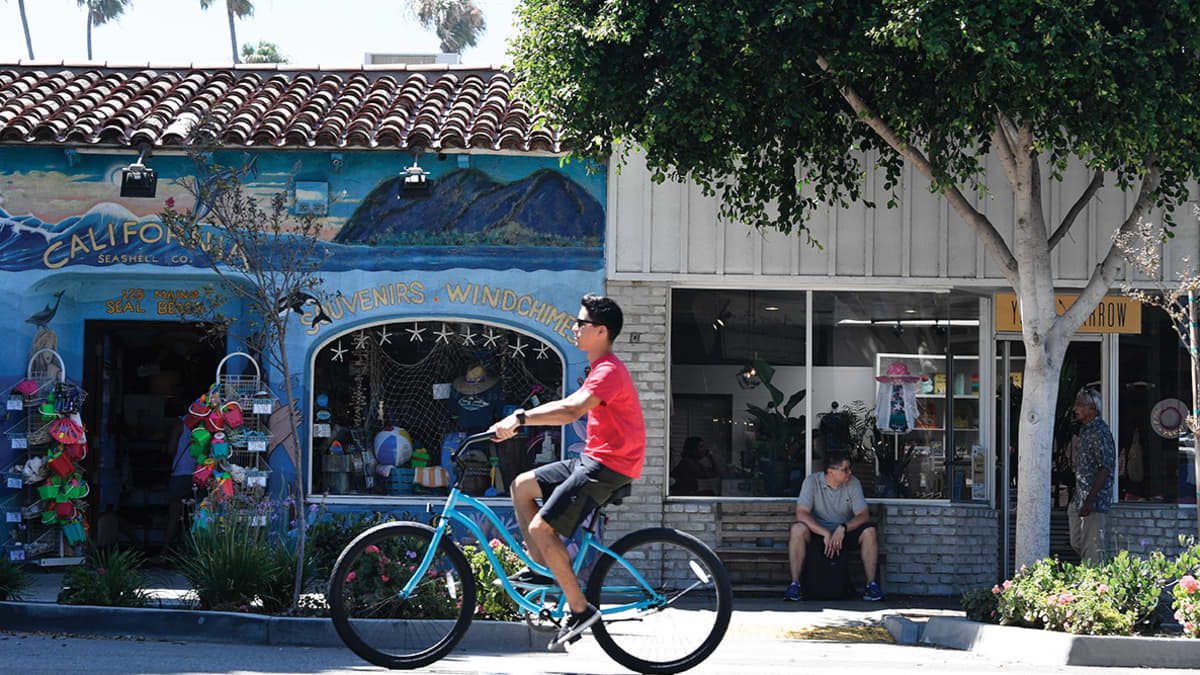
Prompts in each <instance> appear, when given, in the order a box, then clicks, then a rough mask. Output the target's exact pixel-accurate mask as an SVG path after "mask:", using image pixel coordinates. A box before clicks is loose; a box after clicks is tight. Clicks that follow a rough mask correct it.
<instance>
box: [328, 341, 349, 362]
mask: <svg viewBox="0 0 1200 675" xmlns="http://www.w3.org/2000/svg"><path fill="white" fill-rule="evenodd" d="M331 351H333V358H332V359H331V360H333V361H341V360H342V359H343V357H345V356H346V352H348V351H350V350H349V349H343V348H342V341H341V340H338V343H337V346H336V347H334V348H333V349H332V350H331Z"/></svg>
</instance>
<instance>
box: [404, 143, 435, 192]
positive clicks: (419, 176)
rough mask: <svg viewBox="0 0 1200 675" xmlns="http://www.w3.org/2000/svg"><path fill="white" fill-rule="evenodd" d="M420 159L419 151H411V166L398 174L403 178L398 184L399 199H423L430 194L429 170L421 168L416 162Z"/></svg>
mask: <svg viewBox="0 0 1200 675" xmlns="http://www.w3.org/2000/svg"><path fill="white" fill-rule="evenodd" d="M420 159H421V152H420V151H419V150H418V151H417V152H415V153H413V163H412V166H410V167H408V168H407V169H405V170H404V173H402V174H400V176H401V177H402V178H403V179H404V180H403V182H402V183H401V185H400V194H399V197H400V198H401V199H424V198H426V197H428V196H429V194H430V186H429V172H428V171H426V170H425V169H422V168H421V166H420V165H419V164H418V163H417V162H418V160H420Z"/></svg>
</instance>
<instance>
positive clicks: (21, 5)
mask: <svg viewBox="0 0 1200 675" xmlns="http://www.w3.org/2000/svg"><path fill="white" fill-rule="evenodd" d="M17 10H18V11H19V12H21V28H23V29H25V49H27V50H29V58H30V59H31V60H32V59H33V39H32V38H30V37H29V19H28V18H26V16H25V0H17Z"/></svg>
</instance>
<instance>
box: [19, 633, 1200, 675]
mask: <svg viewBox="0 0 1200 675" xmlns="http://www.w3.org/2000/svg"><path fill="white" fill-rule="evenodd" d="M0 663H3V664H4V666H3V668H2V669H0V670H3V672H10V673H47V674H52V675H62V674H63V673H87V674H88V675H91V674H93V673H97V674H103V673H120V674H122V675H126V674H133V673H361V672H386V671H383V670H382V669H379V668H375V667H373V666H370V665H367V664H366V663H364V662H362V661H360V660H359V659H358V658H357V657H356V656H354V654H352V653H350V652H349V651H348V650H345V649H316V648H311V647H266V646H249V645H232V644H208V643H200V642H166V641H151V640H142V639H106V638H79V637H66V636H54V635H47V634H23V633H0ZM421 672H428V673H521V674H525V673H562V674H566V673H588V674H603V675H607V674H609V673H626V672H628V671H626V670H624V669H623V668H621V666H619V665H617V664H616V663H614V662H613V661H612V660H611V659H609V658H608V656H607V655H606V654H605V653H604V652H603V651H601V650H600V648H599V647H598V646H597V645H596V643H595V642H594V641H592V640H591V639H589V638H585V639H584V640H582V641H581V642H579V643H577V644H576V645H574V646H573V647H572V649H571V651H570V652H568V653H566V654H561V653H545V654H542V653H537V654H505V653H501V652H492V653H472V654H467V653H463V652H456V653H455V654H453V655H451V656H450V657H447V658H445V659H443V660H442V661H440V662H438V663H437V664H435V665H434V666H431V667H429V668H426V669H424V670H423V671H421ZM689 672H692V673H721V674H723V675H724V674H733V675H736V674H742V673H744V674H746V675H772V674H774V673H779V674H781V675H782V674H784V673H787V674H788V675H797V674H799V673H836V674H837V675H867V674H870V675H877V674H879V673H898V674H899V673H914V674H915V673H921V674H926V673H955V674H964V675H966V674H971V673H1030V674H1033V673H1038V674H1039V675H1041V674H1044V673H1078V674H1080V675H1082V674H1083V673H1096V672H1097V669H1095V668H1048V667H1044V666H1043V667H1038V666H1029V665H1021V664H1018V663H1003V662H999V661H994V660H988V659H984V658H981V657H978V656H975V655H972V654H970V653H966V652H959V651H951V650H943V649H933V648H930V647H909V646H899V645H894V644H882V643H846V642H823V641H816V640H771V641H758V640H739V639H731V640H726V642H725V643H724V644H722V646H721V647H720V648H719V649H718V650H717V652H716V654H714V655H713V656H712V658H710V659H709V660H708V661H706V662H705V663H704V664H702V665H701V666H700V667H698V668H696V669H694V670H692V671H689ZM1102 672H1103V674H1104V675H1123V674H1125V673H1139V674H1141V675H1147V674H1152V675H1174V674H1175V673H1189V674H1191V675H1195V672H1196V671H1194V670H1148V669H1123V668H1113V669H1109V668H1105V669H1103V671H1102Z"/></svg>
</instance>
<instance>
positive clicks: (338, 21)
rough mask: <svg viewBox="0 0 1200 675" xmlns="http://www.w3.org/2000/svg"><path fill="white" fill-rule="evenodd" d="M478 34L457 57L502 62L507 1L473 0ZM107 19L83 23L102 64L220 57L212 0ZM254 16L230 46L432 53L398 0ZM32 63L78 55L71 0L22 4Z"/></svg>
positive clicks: (1, 59) (349, 58) (136, 0)
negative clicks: (208, 4) (483, 26)
mask: <svg viewBox="0 0 1200 675" xmlns="http://www.w3.org/2000/svg"><path fill="white" fill-rule="evenodd" d="M475 2H476V4H477V5H478V6H479V7H480V8H481V9H483V12H484V16H485V18H486V20H487V32H486V33H484V35H483V36H482V38H481V39H480V41H479V45H478V46H477V47H474V48H472V49H468V50H467V51H465V52H464V53H463V63H465V64H469V65H480V66H483V65H496V66H498V65H502V64H504V63H507V62H508V59H507V57H506V55H505V50H506V46H505V43H506V41H507V40H508V38H509V37H510V36H511V35H512V34H513V32H514V31H513V27H512V21H513V8H514V6H515V5H516V0H475ZM131 4H132V6H131V7H130V9H129V10H127V11H126V13H125V15H124V16H123V17H121V18H120V19H119V20H118V21H117V22H115V23H108V24H105V25H104V26H101V27H99V28H93V29H92V52H93V59H94V60H95V61H99V62H108V63H109V64H110V65H121V64H146V63H153V64H156V65H186V64H195V65H216V64H227V63H229V61H230V44H229V22H228V19H227V18H226V14H225V5H224V2H223V1H222V0H216V1H215V2H214V3H213V4H214V6H213V7H212V8H210V9H209V10H208V11H202V10H201V9H200V0H133V1H132V3H131ZM254 5H255V10H254V16H253V17H251V18H249V19H247V20H244V21H239V22H238V23H237V28H236V30H237V39H238V44H239V51H240V45H244V44H245V43H247V42H250V43H253V44H258V42H259V40H267V41H270V42H274V43H275V44H277V45H279V49H280V51H281V52H283V54H284V55H285V56H286V57H287V58H288V59H289V61H290V62H291V63H293V64H297V65H303V66H317V65H320V66H324V67H329V66H353V65H359V64H361V63H363V57H364V54H365V53H366V52H383V53H406V54H407V53H421V54H425V53H436V52H438V51H439V50H438V39H437V37H435V36H434V34H433V32H432V31H428V30H425V29H424V28H422V27H421V26H420V25H419V24H418V23H417V22H416V21H415V20H414V19H412V18H411V15H410V14H409V13H408V11H407V10H406V6H407V3H405V2H404V0H336V1H334V2H330V1H328V0H256V2H255V3H254ZM25 11H26V14H27V16H28V18H29V32H30V33H31V35H32V37H33V54H34V56H35V57H36V59H37V60H38V61H54V62H59V61H66V62H68V63H79V62H84V61H86V60H87V33H86V19H85V12H84V11H83V10H82V9H81V8H80V7H79V5H78V2H77V0H25ZM18 59H23V60H28V53H27V52H26V50H25V36H24V32H23V31H22V29H21V16H20V13H19V12H18V10H17V0H0V63H15V62H16V61H17V60H18Z"/></svg>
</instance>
